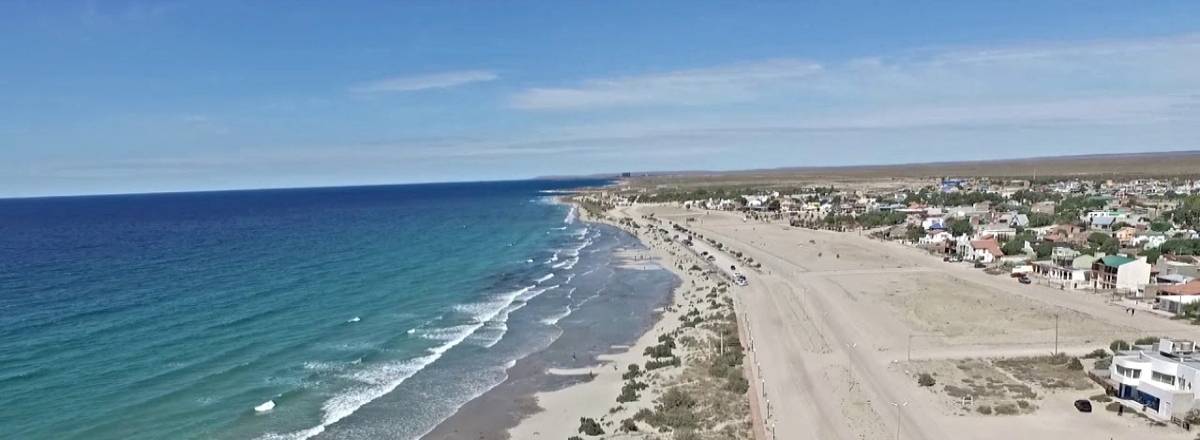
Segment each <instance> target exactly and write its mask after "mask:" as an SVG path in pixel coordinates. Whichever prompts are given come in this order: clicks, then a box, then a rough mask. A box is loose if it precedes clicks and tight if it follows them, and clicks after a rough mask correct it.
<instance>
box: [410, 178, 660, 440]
mask: <svg viewBox="0 0 1200 440" xmlns="http://www.w3.org/2000/svg"><path fill="white" fill-rule="evenodd" d="M555 200H556V201H557V202H558V203H562V204H563V205H566V206H570V207H571V209H572V210H573V213H572V214H569V215H573V216H575V218H576V220H578V221H580V222H582V223H590V224H598V225H604V226H605V227H609V228H612V229H614V230H617V231H619V233H620V234H624V235H626V236H627V237H626V238H625V239H624V240H630V241H631V242H635V243H638V244H640V245H641V246H643V247H646V248H647V249H625V248H622V247H618V248H614V249H613V250H612V251H611V252H612V253H613V256H614V257H615V258H614V260H613V261H612V263H610V264H611V265H613V268H615V269H634V270H666V268H665V267H659V265H657V264H655V265H653V266H648V265H646V264H638V262H640V261H644V260H643V259H644V258H645V257H646V255H644V254H645V253H647V250H648V248H649V247H648V246H646V243H645V242H644V241H643V240H641V239H640V238H639V237H638V236H637V235H636V234H632V233H630V232H629V231H628V230H626V229H624V228H621V227H620V226H619V225H615V224H612V223H609V222H603V221H596V220H595V219H592V218H590V216H588V215H587V214H586V210H585V209H583V208H582V207H580V206H578V204H575V203H571V202H570V201H567V200H564V197H555ZM672 276H673V278H672V284H673V285H672V286H671V287H669V288H668V289H667V290H666V291H665V292H664V294H663V295H664V297H663V298H662V299H661V300H660V301H658V302H659V303H662V305H661V306H658V307H655V308H654V309H652V310H651V311H650V313H648V314H645V315H643V317H644V319H646V320H647V321H648V322H647V323H646V324H647V325H646V327H645V331H642V332H638V333H637V335H635V336H633V337H632V338H630V339H629V340H624V341H618V343H614V344H607V345H603V342H604V341H596V340H592V341H590V343H593V345H592V346H591V347H590V349H589V348H584V349H582V350H583V352H582V353H579V354H578V358H577V357H576V356H577V354H576V353H575V352H572V353H571V358H570V359H565V361H567V362H566V363H576V364H579V362H580V361H581V362H583V364H581V365H583V366H579V365H576V366H575V368H562V367H560V366H558V364H559V363H562V362H555V360H554V359H547V357H548V356H549V355H548V354H547V352H549V351H551V349H552V348H556V346H555V344H564V343H566V342H569V341H566V340H563V339H569V340H573V339H579V338H581V337H587V336H590V334H591V333H593V332H592V329H589V328H570V329H567V328H564V329H562V332H561V333H560V334H559V336H558V337H557V338H556V339H555V341H554V342H552V343H551V344H550V345H549V346H547V347H545V348H543V349H541V350H538V351H536V352H533V353H530V354H528V355H526V356H525V357H523V358H520V359H518V360H516V361H514V363H513V365H512V366H511V367H509V368H508V370H507V371H506V375H507V376H508V377H507V378H506V379H505V380H504V381H502V382H501V383H499V384H497V385H495V386H494V387H492V388H490V389H488V390H486V391H483V392H482V393H480V394H479V395H477V396H474V397H473V398H471V399H470V400H468V401H467V402H465V403H464V404H463V405H462V406H460V407H459V408H458V409H456V410H455V411H454V413H453V414H451V415H449V416H448V417H446V418H445V419H444V420H442V421H441V422H439V423H438V424H437V425H435V426H434V427H433V428H431V429H430V430H429V431H428V432H426V433H424V434H422V435H421V436H420V437H419V438H420V439H422V440H442V439H447V440H448V439H459V438H464V437H463V436H464V435H465V436H468V437H466V438H471V439H481V440H504V439H509V438H522V437H519V436H517V437H514V436H511V435H510V434H509V431H510V430H512V429H514V428H515V427H517V426H518V425H520V424H521V423H522V422H523V421H524V420H526V419H528V418H529V417H531V416H533V415H535V414H538V413H539V412H541V411H542V408H541V407H539V405H538V396H540V395H541V394H543V393H552V392H557V391H560V390H564V389H574V388H575V387H578V386H582V385H586V384H589V383H594V382H598V381H599V382H602V381H603V379H605V378H607V377H608V376H611V373H613V372H614V370H613V367H610V364H613V362H614V361H613V359H621V356H623V355H626V354H628V353H632V352H634V350H633V348H636V347H638V345H637V344H638V343H640V340H641V339H642V338H644V337H645V335H647V334H651V333H652V332H653V329H654V328H656V327H657V326H658V325H660V323H661V322H663V321H664V318H665V314H664V309H665V307H666V306H667V305H669V304H670V303H671V302H672V301H673V299H672V298H673V296H674V295H675V291H676V290H677V289H678V286H679V285H681V279H680V277H678V276H677V275H675V274H674V273H673V272H672ZM634 281H636V280H634ZM584 307H587V306H584ZM581 310H583V309H582V308H580V309H576V310H573V311H572V312H571V315H575V314H576V313H579V312H580V311H581ZM596 321H597V323H598V324H601V325H607V323H605V322H600V320H596ZM593 338H594V339H600V338H603V336H593ZM560 340H563V341H562V342H560ZM597 342H599V343H601V345H595V343H597ZM557 348H559V349H560V351H561V347H557ZM639 350H640V348H639ZM559 361H563V360H562V359H559ZM614 396H615V394H614ZM612 397H613V396H610V397H607V398H605V399H604V400H606V401H607V400H609V399H611V398H612ZM563 438H565V437H563Z"/></svg>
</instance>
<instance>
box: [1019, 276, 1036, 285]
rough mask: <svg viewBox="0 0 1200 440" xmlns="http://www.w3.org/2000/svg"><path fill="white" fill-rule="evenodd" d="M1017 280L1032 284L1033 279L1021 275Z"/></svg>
mask: <svg viewBox="0 0 1200 440" xmlns="http://www.w3.org/2000/svg"><path fill="white" fill-rule="evenodd" d="M1017 281H1019V282H1020V283H1021V284H1033V280H1031V279H1029V277H1021V278H1020V279H1018V280H1017Z"/></svg>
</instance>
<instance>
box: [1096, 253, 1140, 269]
mask: <svg viewBox="0 0 1200 440" xmlns="http://www.w3.org/2000/svg"><path fill="white" fill-rule="evenodd" d="M1131 261H1134V259H1133V258H1129V257H1122V256H1120V255H1109V256H1107V257H1104V258H1101V259H1100V262H1101V263H1104V265H1105V266H1109V267H1116V266H1120V265H1122V264H1125V263H1128V262H1131Z"/></svg>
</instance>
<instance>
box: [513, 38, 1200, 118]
mask: <svg viewBox="0 0 1200 440" xmlns="http://www.w3.org/2000/svg"><path fill="white" fill-rule="evenodd" d="M1197 93H1200V35H1184V36H1177V37H1172V38H1156V39H1140V40H1125V41H1087V42H1077V43H1063V44H1053V45H1046V44H1040V45H1032V44H1031V45H1024V46H1013V47H1000V48H978V49H963V48H954V49H941V50H923V51H913V52H909V53H906V54H904V55H902V56H878V57H864V58H857V59H851V60H844V61H837V62H829V63H817V62H814V61H809V60H803V59H776V60H769V61H763V62H751V63H743V64H731V65H720V66H711V67H706V68H699V69H687V70H678V71H672V72H656V73H647V74H643V75H632V76H620V77H614V78H607V79H604V78H601V79H591V80H586V81H582V82H580V83H578V84H576V85H572V86H564V87H552V88H545V87H539V88H530V89H526V90H523V91H521V92H519V93H517V94H515V95H514V96H512V98H511V105H512V107H515V108H518V109H525V110H543V111H549V110H558V111H588V110H598V109H612V108H662V107H702V108H704V109H712V110H714V111H721V110H722V109H727V107H728V106H729V105H741V104H760V103H761V104H769V105H764V106H757V107H762V108H770V109H773V111H776V112H777V113H786V114H788V115H791V116H793V117H796V118H809V117H817V118H821V117H828V116H832V115H837V116H844V115H845V113H847V112H851V113H852V112H854V111H858V112H862V113H879V112H881V111H884V112H886V111H893V112H904V111H906V110H907V109H910V108H920V109H925V110H923V111H934V112H936V111H937V110H932V109H934V108H942V109H943V110H941V111H942V112H958V113H959V114H960V115H961V116H962V117H963V118H965V119H968V120H978V119H980V118H979V117H977V116H975V115H971V114H968V113H964V112H961V111H960V110H969V109H970V108H972V107H977V106H984V107H989V108H1009V109H1012V111H1013V112H1014V113H1025V114H1027V115H1028V116H1027V117H1026V119H1033V118H1037V117H1040V116H1042V115H1041V114H1042V113H1052V114H1053V116H1055V117H1062V118H1064V119H1073V116H1072V113H1071V112H1072V111H1077V112H1079V113H1080V115H1081V116H1083V118H1085V119H1086V118H1087V116H1086V114H1094V113H1096V111H1095V110H1094V109H1092V108H1088V107H1087V106H1076V107H1075V108H1074V109H1068V108H1066V107H1068V106H1070V104H1062V103H1065V102H1086V101H1088V100H1101V101H1104V100H1111V101H1117V100H1122V99H1129V100H1134V101H1139V102H1144V101H1145V100H1147V99H1148V100H1166V99H1170V97H1172V96H1180V95H1183V96H1186V95H1195V94H1197ZM1146 97H1150V98H1146ZM1043 103H1044V104H1046V105H1049V106H1050V107H1049V108H1046V109H1038V108H1037V107H1038V106H1039V105H1043ZM722 106H726V107H722ZM749 107H750V108H749V110H747V108H748V106H745V105H742V106H740V107H738V108H737V112H727V113H730V114H734V113H745V112H747V111H751V112H752V111H755V107H756V106H749ZM1017 109H1030V110H1032V111H1029V112H1024V110H1022V111H1017ZM1064 113H1065V114H1064ZM941 119H945V120H951V119H954V117H953V116H946V117H942V118H941Z"/></svg>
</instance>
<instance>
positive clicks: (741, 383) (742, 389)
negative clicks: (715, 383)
mask: <svg viewBox="0 0 1200 440" xmlns="http://www.w3.org/2000/svg"><path fill="white" fill-rule="evenodd" d="M725 389H726V390H729V391H730V392H732V393H735V394H746V392H747V391H749V390H750V381H748V380H746V376H745V375H743V374H742V370H741V369H737V370H733V372H732V374H731V375H730V376H729V377H727V378H726V382H725Z"/></svg>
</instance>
